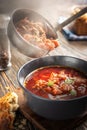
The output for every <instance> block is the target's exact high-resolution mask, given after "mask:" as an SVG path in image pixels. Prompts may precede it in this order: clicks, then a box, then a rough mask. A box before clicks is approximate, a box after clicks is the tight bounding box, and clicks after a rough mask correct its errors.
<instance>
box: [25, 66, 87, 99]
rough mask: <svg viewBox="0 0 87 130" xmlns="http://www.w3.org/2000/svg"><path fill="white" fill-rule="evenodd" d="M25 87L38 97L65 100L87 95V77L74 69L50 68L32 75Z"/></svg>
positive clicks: (38, 70) (34, 72) (26, 79)
mask: <svg viewBox="0 0 87 130" xmlns="http://www.w3.org/2000/svg"><path fill="white" fill-rule="evenodd" d="M24 86H25V87H26V88H27V89H28V90H29V91H31V92H32V93H34V94H36V95H38V96H41V97H44V98H50V99H53V100H57V99H62V100H64V99H71V98H76V97H80V96H84V95H86V94H87V77H86V75H85V74H83V73H81V72H79V71H77V70H76V69H73V68H69V67H60V66H48V67H43V68H40V69H37V70H35V71H33V72H32V73H30V74H29V75H28V76H27V77H26V78H25V81H24Z"/></svg>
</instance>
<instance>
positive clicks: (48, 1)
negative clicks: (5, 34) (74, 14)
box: [0, 0, 87, 13]
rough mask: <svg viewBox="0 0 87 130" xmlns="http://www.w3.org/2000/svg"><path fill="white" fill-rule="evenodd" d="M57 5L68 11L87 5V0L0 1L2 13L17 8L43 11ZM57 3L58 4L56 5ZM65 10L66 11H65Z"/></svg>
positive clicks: (0, 11)
mask: <svg viewBox="0 0 87 130" xmlns="http://www.w3.org/2000/svg"><path fill="white" fill-rule="evenodd" d="M53 3H55V6H58V7H60V9H61V11H62V8H63V7H65V10H66V9H67V8H66V7H67V5H70V6H71V5H74V4H87V0H66V2H65V0H0V13H11V12H12V11H13V10H14V9H16V8H32V9H36V10H37V9H41V8H43V7H44V9H45V8H47V7H48V8H49V7H51V6H52V5H53ZM56 3H57V4H56ZM63 10H64V9H63Z"/></svg>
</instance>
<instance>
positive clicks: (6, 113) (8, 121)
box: [0, 92, 19, 130]
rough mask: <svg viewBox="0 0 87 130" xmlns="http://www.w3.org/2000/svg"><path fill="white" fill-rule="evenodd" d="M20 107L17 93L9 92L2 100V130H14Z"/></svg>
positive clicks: (0, 124)
mask: <svg viewBox="0 0 87 130" xmlns="http://www.w3.org/2000/svg"><path fill="white" fill-rule="evenodd" d="M18 107H19V105H18V96H17V94H16V93H15V92H8V93H7V94H6V95H5V96H3V97H1V98H0V130H12V128H13V122H14V119H15V112H16V110H17V109H18Z"/></svg>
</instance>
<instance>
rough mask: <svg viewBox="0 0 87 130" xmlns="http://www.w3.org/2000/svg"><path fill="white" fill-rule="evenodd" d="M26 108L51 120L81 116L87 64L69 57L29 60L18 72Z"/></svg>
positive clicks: (86, 101) (86, 94)
mask: <svg viewBox="0 0 87 130" xmlns="http://www.w3.org/2000/svg"><path fill="white" fill-rule="evenodd" d="M18 82H19V84H20V87H21V88H22V89H23V92H24V95H25V98H26V100H27V105H28V106H29V107H30V108H31V109H32V110H33V111H34V112H35V113H36V114H38V115H40V116H42V117H44V118H47V119H52V120H64V119H72V118H76V117H80V116H83V115H84V114H85V112H86V110H87V62H86V61H84V60H81V59H78V58H75V57H70V56H46V57H42V58H37V59H34V60H31V61H29V62H27V63H26V64H24V65H23V66H22V67H21V68H20V69H19V71H18Z"/></svg>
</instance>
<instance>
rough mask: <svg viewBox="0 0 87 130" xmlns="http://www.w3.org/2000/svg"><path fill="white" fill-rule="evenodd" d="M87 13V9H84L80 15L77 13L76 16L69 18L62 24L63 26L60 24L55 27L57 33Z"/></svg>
mask: <svg viewBox="0 0 87 130" xmlns="http://www.w3.org/2000/svg"><path fill="white" fill-rule="evenodd" d="M86 12H87V7H85V8H83V9H82V10H81V11H79V12H78V13H76V14H75V15H73V16H71V17H70V18H68V19H67V20H65V21H64V22H62V23H61V24H58V25H57V26H56V27H55V30H56V31H61V30H62V28H63V27H64V26H66V25H67V24H69V23H70V22H72V21H74V20H75V19H77V18H78V17H80V16H81V15H83V14H85V13H86Z"/></svg>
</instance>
